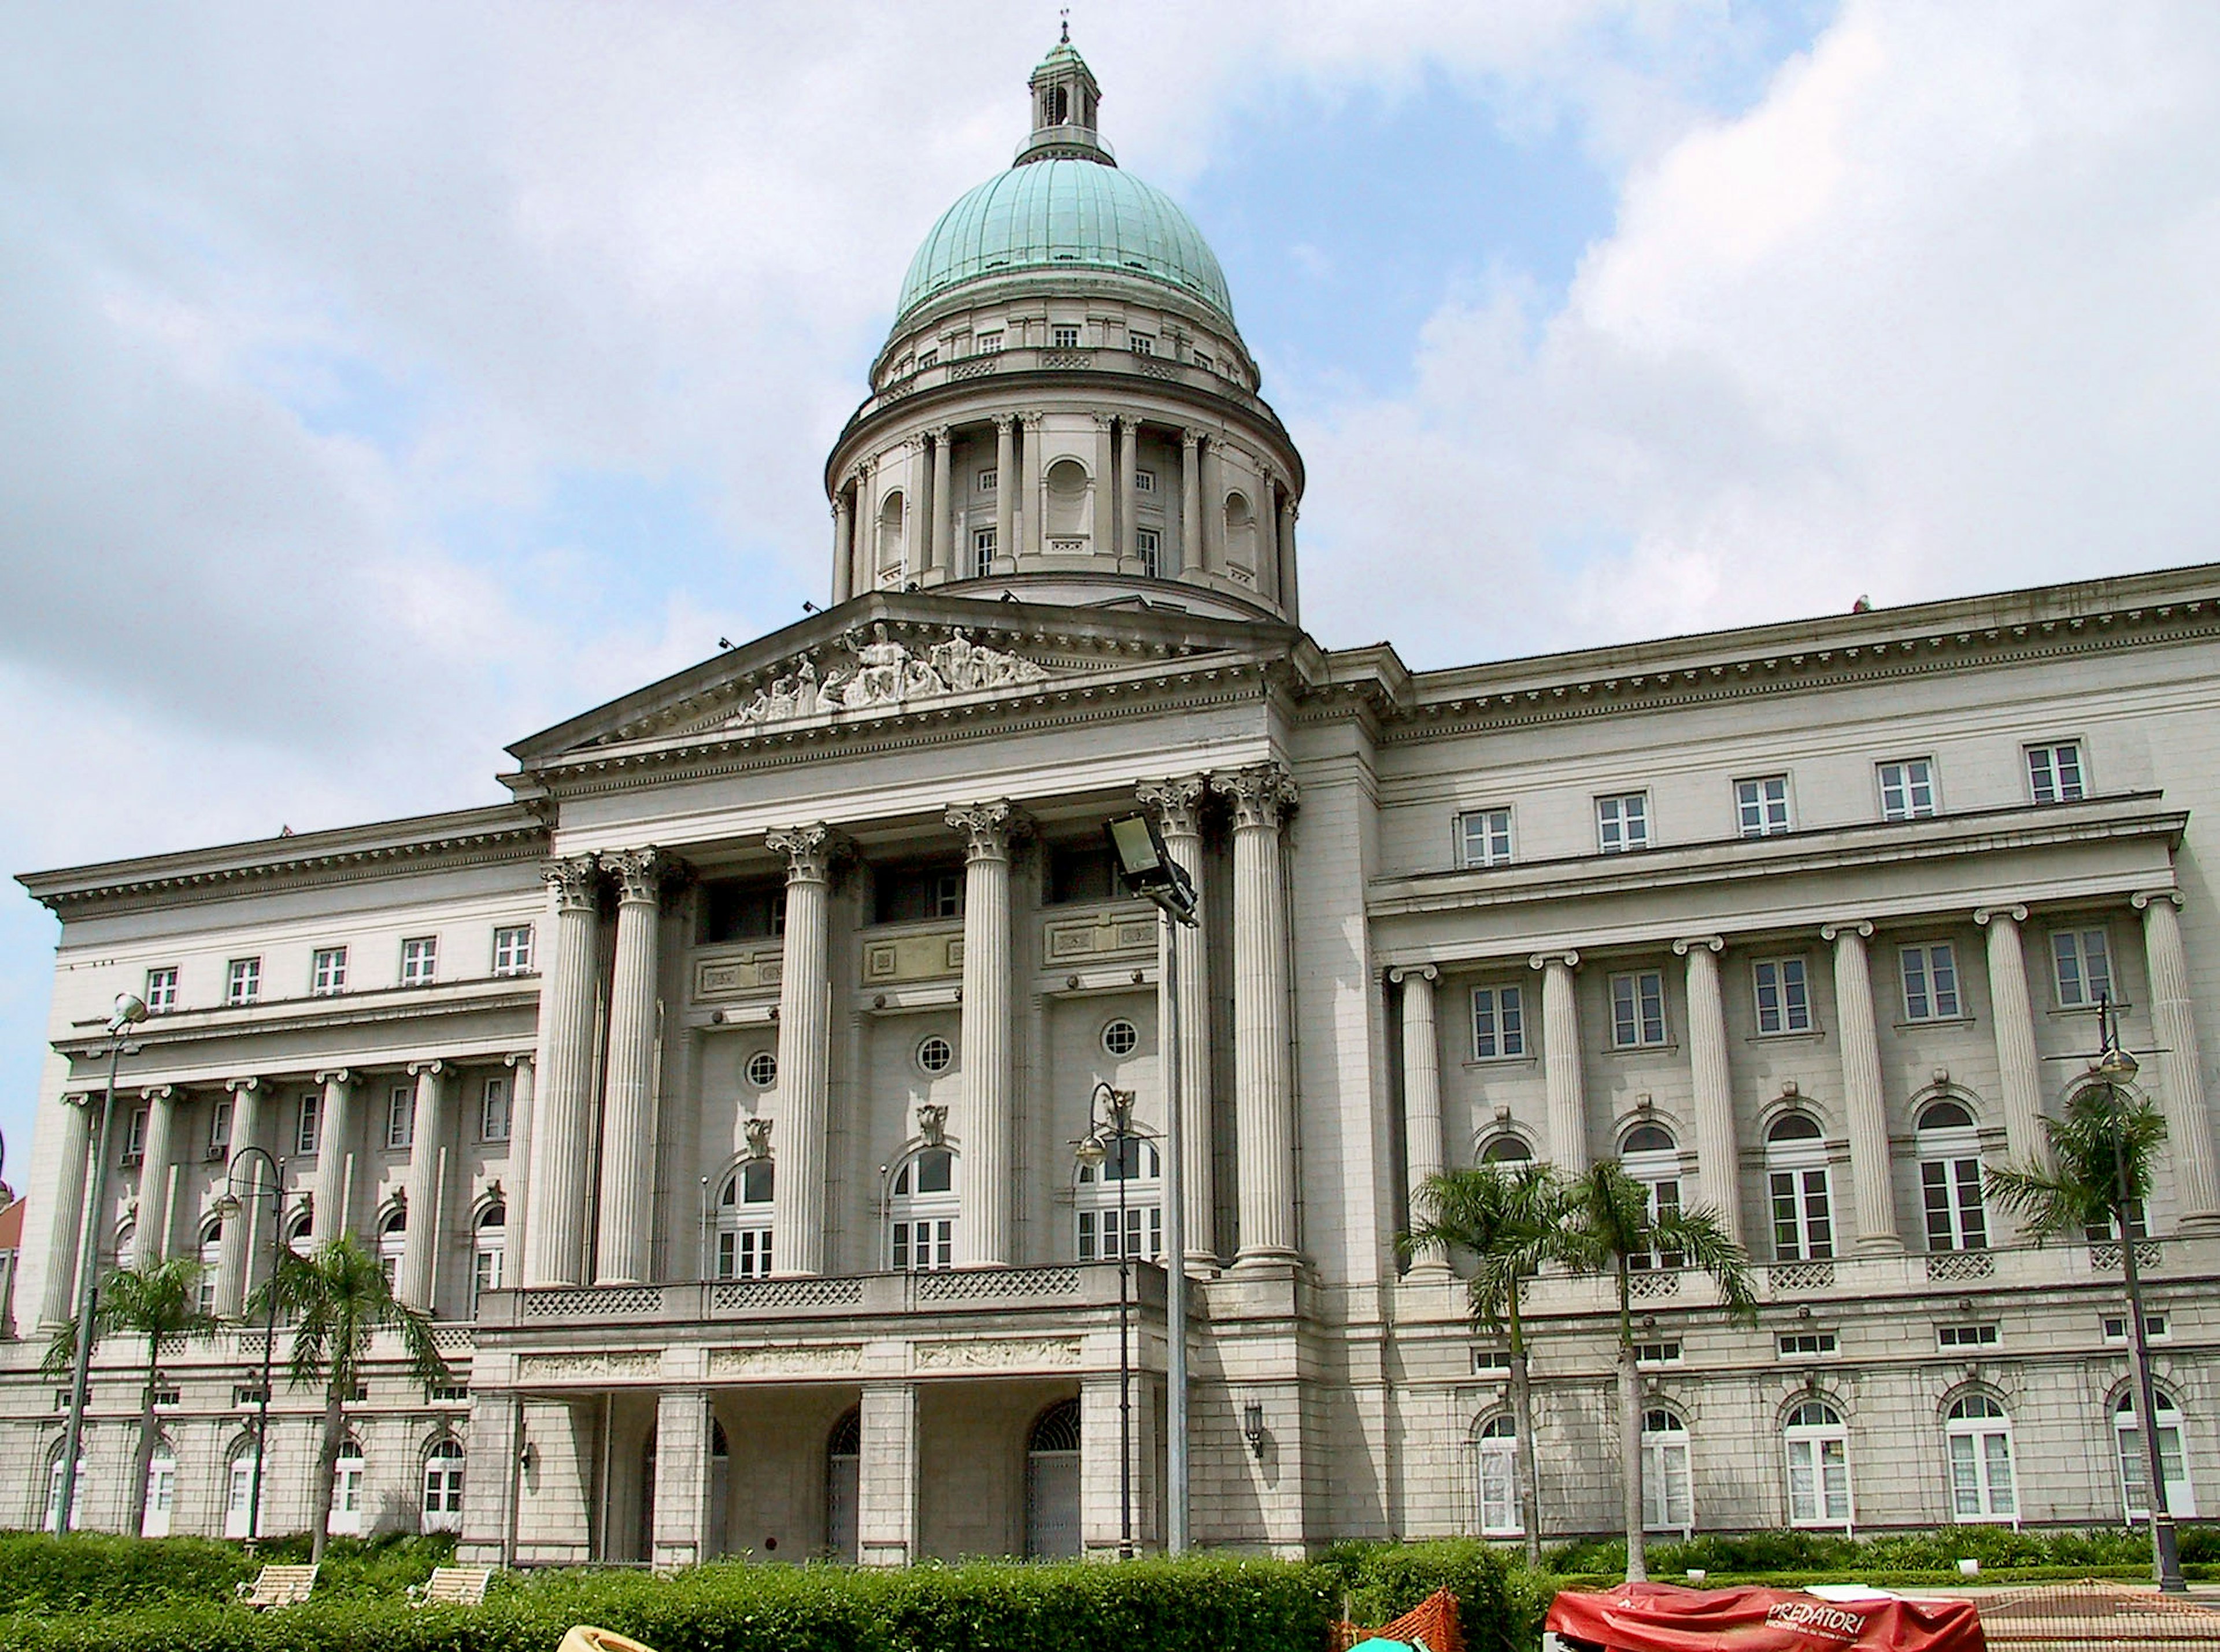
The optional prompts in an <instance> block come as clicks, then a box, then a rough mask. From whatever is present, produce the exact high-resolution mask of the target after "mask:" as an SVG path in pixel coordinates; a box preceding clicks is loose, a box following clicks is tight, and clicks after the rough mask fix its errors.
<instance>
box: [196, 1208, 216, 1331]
mask: <svg viewBox="0 0 2220 1652" xmlns="http://www.w3.org/2000/svg"><path fill="white" fill-rule="evenodd" d="M200 1264H201V1276H200V1281H199V1283H198V1285H197V1286H196V1290H197V1292H198V1294H199V1297H200V1309H201V1312H203V1313H214V1312H215V1280H216V1273H217V1270H218V1269H221V1267H222V1265H223V1218H222V1217H221V1216H217V1217H212V1218H210V1219H209V1221H208V1223H207V1224H206V1225H204V1226H203V1227H202V1229H201V1249H200Z"/></svg>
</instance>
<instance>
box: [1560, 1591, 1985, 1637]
mask: <svg viewBox="0 0 2220 1652" xmlns="http://www.w3.org/2000/svg"><path fill="white" fill-rule="evenodd" d="M1547 1627H1548V1628H1549V1630H1550V1633H1552V1634H1554V1635H1556V1636H1558V1637H1560V1638H1561V1639H1563V1640H1567V1641H1571V1642H1575V1643H1579V1644H1581V1645H1583V1646H1591V1647H1604V1648H1608V1649H1609V1652H1854V1649H1855V1652H1984V1649H1983V1644H1982V1641H1981V1620H1980V1618H1979V1617H1978V1616H1977V1615H1976V1614H1975V1612H1974V1603H1973V1602H1972V1601H1970V1600H1904V1599H1898V1598H1897V1597H1896V1596H1894V1595H1875V1596H1873V1597H1870V1598H1868V1599H1843V1600H1829V1599H1821V1598H1820V1597H1819V1596H1818V1595H1814V1594H1805V1593H1802V1592H1801V1591H1799V1590H1794V1589H1759V1588H1748V1589H1683V1588H1680V1587H1675V1586H1674V1585H1673V1584H1669V1583H1622V1584H1620V1585H1618V1587H1614V1588H1610V1589H1606V1590H1602V1591H1600V1592H1599V1593H1593V1594H1576V1593H1572V1592H1571V1591H1569V1590H1568V1591H1567V1592H1565V1593H1562V1594H1560V1595H1559V1596H1558V1597H1557V1598H1556V1599H1555V1600H1554V1601H1552V1602H1550V1616H1549V1619H1548V1623H1547Z"/></svg>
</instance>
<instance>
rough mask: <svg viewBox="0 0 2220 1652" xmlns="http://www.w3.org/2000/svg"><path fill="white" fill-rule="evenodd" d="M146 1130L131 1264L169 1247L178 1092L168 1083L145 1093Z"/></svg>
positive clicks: (143, 1264)
mask: <svg viewBox="0 0 2220 1652" xmlns="http://www.w3.org/2000/svg"><path fill="white" fill-rule="evenodd" d="M145 1100H146V1103H147V1134H146V1136H145V1138H144V1139H143V1140H141V1141H140V1163H139V1225H138V1226H137V1227H135V1228H134V1229H133V1230H132V1234H131V1256H132V1262H133V1263H134V1266H137V1267H140V1268H147V1267H151V1266H152V1265H153V1263H155V1262H159V1261H160V1260H161V1259H162V1258H163V1257H164V1256H166V1255H167V1254H168V1253H169V1249H170V1155H171V1148H170V1138H171V1131H173V1130H174V1129H175V1128H176V1125H177V1107H178V1093H177V1091H176V1090H175V1089H173V1088H171V1087H170V1086H169V1085H167V1084H160V1085H157V1086H156V1087H155V1088H153V1089H151V1090H148V1091H147V1092H146V1093H145Z"/></svg>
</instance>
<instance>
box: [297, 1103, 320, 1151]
mask: <svg viewBox="0 0 2220 1652" xmlns="http://www.w3.org/2000/svg"><path fill="white" fill-rule="evenodd" d="M323 1111H324V1098H323V1097H322V1096H321V1095H319V1094H316V1092H315V1091H314V1090H309V1091H307V1092H306V1093H304V1094H302V1097H301V1105H300V1107H299V1109H298V1110H297V1111H296V1113H294V1115H293V1151H294V1152H295V1153H296V1154H298V1155H299V1156H301V1157H302V1158H307V1157H309V1156H310V1155H312V1154H313V1153H315V1150H316V1131H317V1127H318V1125H320V1124H321V1121H322V1118H323Z"/></svg>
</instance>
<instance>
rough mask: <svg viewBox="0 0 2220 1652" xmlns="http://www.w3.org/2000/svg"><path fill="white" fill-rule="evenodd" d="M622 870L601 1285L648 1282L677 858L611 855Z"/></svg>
mask: <svg viewBox="0 0 2220 1652" xmlns="http://www.w3.org/2000/svg"><path fill="white" fill-rule="evenodd" d="M602 865H603V866H604V867H606V868H608V870H610V871H613V872H614V873H615V874H616V876H617V878H618V881H619V893H618V897H617V950H616V960H615V968H614V974H613V976H612V979H611V982H610V986H609V1055H608V1081H607V1082H606V1084H605V1085H604V1087H603V1088H602V1186H601V1199H600V1201H599V1210H600V1220H599V1224H598V1231H597V1232H596V1235H595V1244H594V1257H595V1266H594V1282H595V1283H596V1284H597V1285H640V1284H645V1282H646V1281H647V1271H648V1253H649V1243H650V1237H651V1234H652V1225H653V1218H654V1210H655V1046H656V1033H657V1030H658V1029H657V1025H656V1023H657V1021H658V1019H659V1018H658V1015H657V1013H656V1012H657V1007H658V997H657V992H656V985H657V978H658V969H660V965H661V957H662V948H661V939H662V933H661V932H662V927H663V884H664V879H665V878H666V877H668V876H670V870H671V865H670V857H667V856H666V855H664V853H663V852H662V851H660V850H657V849H652V848H651V849H633V850H627V851H624V852H622V853H620V854H615V855H604V856H603V857H602Z"/></svg>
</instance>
